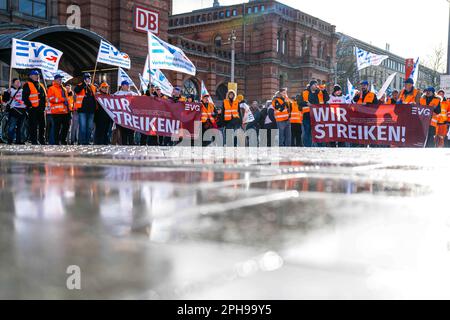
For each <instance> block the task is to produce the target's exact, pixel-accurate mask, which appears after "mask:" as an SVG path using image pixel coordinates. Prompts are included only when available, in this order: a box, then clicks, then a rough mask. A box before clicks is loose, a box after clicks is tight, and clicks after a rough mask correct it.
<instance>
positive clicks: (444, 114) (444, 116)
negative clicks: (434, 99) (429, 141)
mask: <svg viewBox="0 0 450 320" xmlns="http://www.w3.org/2000/svg"><path fill="white" fill-rule="evenodd" d="M437 95H438V96H439V97H440V98H441V100H442V101H441V113H440V114H439V116H438V124H437V130H436V131H437V133H436V138H437V140H438V141H437V147H438V148H444V147H445V146H446V145H447V144H448V138H447V134H448V123H449V118H448V115H449V113H450V101H449V100H448V99H446V98H445V91H444V90H439V91H438V93H437Z"/></svg>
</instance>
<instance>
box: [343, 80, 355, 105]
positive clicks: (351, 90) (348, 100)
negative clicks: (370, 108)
mask: <svg viewBox="0 0 450 320" xmlns="http://www.w3.org/2000/svg"><path fill="white" fill-rule="evenodd" d="M347 88H348V93H347V95H346V96H345V101H346V103H352V102H353V98H354V97H355V93H356V90H355V87H354V86H353V85H352V83H351V82H350V80H349V79H347Z"/></svg>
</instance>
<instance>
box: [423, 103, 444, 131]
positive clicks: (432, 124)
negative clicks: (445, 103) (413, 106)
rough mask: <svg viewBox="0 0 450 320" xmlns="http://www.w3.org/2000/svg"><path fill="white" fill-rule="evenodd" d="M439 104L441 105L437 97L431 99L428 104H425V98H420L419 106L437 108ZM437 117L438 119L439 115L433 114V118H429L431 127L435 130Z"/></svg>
mask: <svg viewBox="0 0 450 320" xmlns="http://www.w3.org/2000/svg"><path fill="white" fill-rule="evenodd" d="M439 103H441V99H439V98H438V97H433V99H432V100H431V101H430V104H427V99H426V98H425V97H422V98H420V104H421V105H422V106H429V107H437V106H438V105H439ZM438 117H439V115H437V114H435V113H434V112H433V118H431V126H432V127H435V128H436V127H437V124H438Z"/></svg>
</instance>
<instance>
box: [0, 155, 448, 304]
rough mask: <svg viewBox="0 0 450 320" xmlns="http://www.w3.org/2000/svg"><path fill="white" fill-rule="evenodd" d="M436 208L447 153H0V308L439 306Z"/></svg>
mask: <svg viewBox="0 0 450 320" xmlns="http://www.w3.org/2000/svg"><path fill="white" fill-rule="evenodd" d="M449 199H450V151H448V150H419V149H415V150H412V149H285V150H279V149H270V150H269V149H259V150H256V149H250V150H246V149H227V150H226V152H224V149H214V148H205V149H187V148H173V149H169V148H167V149H164V148H141V147H31V146H25V147H24V146H17V147H15V146H0V298H26V299H29V298H37V299H43V298H50V299H61V298H63V299H80V298H82V299H90V298H106V299H110V298H118V299H136V298H141V299H303V298H307V299H311V298H320V299H322V298H323V299H334V298H337V299H351V298H361V299H362V298H383V299H384V298H450V289H449V288H450V272H449V271H448V270H450V209H449ZM71 265H76V266H79V267H80V269H81V286H82V288H81V290H73V291H71V290H68V289H67V287H66V280H67V277H68V276H69V275H68V274H67V273H66V270H67V267H68V266H71Z"/></svg>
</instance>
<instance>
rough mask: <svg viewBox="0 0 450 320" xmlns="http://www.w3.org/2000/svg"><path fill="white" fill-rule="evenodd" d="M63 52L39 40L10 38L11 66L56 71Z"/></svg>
mask: <svg viewBox="0 0 450 320" xmlns="http://www.w3.org/2000/svg"><path fill="white" fill-rule="evenodd" d="M62 55H63V53H62V52H61V51H59V50H58V49H55V48H52V47H50V46H48V45H46V44H43V43H40V42H32V41H25V40H18V39H12V50H11V67H12V68H17V69H33V68H36V69H41V70H45V71H51V72H56V71H58V66H59V61H60V60H61V57H62Z"/></svg>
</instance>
